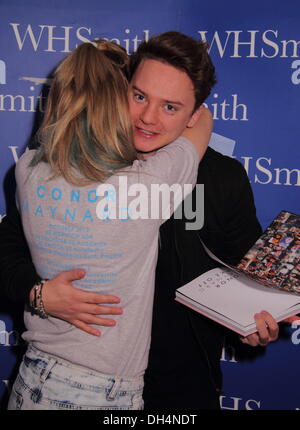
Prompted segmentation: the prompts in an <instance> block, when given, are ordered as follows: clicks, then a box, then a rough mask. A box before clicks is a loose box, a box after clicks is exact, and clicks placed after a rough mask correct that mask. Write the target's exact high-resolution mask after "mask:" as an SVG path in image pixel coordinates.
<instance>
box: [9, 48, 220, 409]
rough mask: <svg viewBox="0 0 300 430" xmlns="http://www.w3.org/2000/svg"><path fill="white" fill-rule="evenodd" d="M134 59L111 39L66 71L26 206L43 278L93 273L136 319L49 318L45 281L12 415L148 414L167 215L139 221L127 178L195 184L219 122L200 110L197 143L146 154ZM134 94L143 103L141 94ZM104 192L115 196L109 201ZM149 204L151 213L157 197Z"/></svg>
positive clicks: (25, 185)
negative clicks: (137, 132)
mask: <svg viewBox="0 0 300 430" xmlns="http://www.w3.org/2000/svg"><path fill="white" fill-rule="evenodd" d="M127 63H128V57H127V55H126V53H125V51H124V50H123V49H122V48H120V47H119V46H117V45H115V44H113V43H110V42H107V41H105V40H98V41H97V42H95V43H93V44H92V43H86V44H83V45H81V46H79V47H78V48H77V49H76V50H75V51H74V52H72V53H71V54H70V55H69V56H68V57H67V58H66V59H65V60H64V61H63V62H62V63H61V65H60V66H59V67H58V69H57V70H56V73H55V76H54V80H53V83H52V87H51V90H50V94H49V98H48V104H47V109H46V113H45V119H44V122H43V125H42V127H41V130H40V132H39V138H40V142H41V146H40V148H39V150H37V151H28V152H26V153H25V154H24V155H23V157H22V158H21V159H20V161H19V162H18V164H17V168H16V180H17V200H18V205H19V210H20V213H21V217H22V223H23V228H24V232H25V235H26V239H27V241H28V244H29V247H30V251H31V254H32V258H33V262H34V264H35V266H36V268H37V270H38V272H39V273H40V274H41V275H42V276H43V277H44V278H45V279H46V278H49V277H52V276H53V274H54V273H56V272H59V271H61V270H68V269H70V268H72V267H81V268H84V269H85V270H86V276H85V278H84V280H82V281H78V284H77V285H78V287H80V288H84V289H86V290H89V291H95V292H98V293H99V292H101V293H103V294H119V295H120V294H122V306H123V308H124V314H123V315H122V318H120V319H118V317H117V318H116V319H117V325H116V327H114V328H113V329H111V328H109V327H105V328H103V330H102V334H101V336H99V337H95V336H91V335H89V334H87V333H86V332H83V331H81V330H79V329H78V328H76V327H75V326H73V325H71V324H69V323H67V322H65V321H63V320H60V319H58V318H54V317H51V316H49V315H47V314H46V312H45V309H44V306H43V282H41V283H40V284H38V285H36V287H35V291H34V299H33V302H32V304H31V306H30V307H27V308H26V309H25V325H26V331H25V333H24V335H23V337H24V339H25V340H26V341H27V342H28V344H29V345H28V349H27V352H26V354H25V356H24V359H23V362H22V364H21V366H20V369H19V374H18V376H17V379H16V381H15V384H14V386H13V389H12V394H11V397H10V401H9V406H8V408H9V409H36V410H37V409H63V410H65V409H142V407H143V400H142V390H143V374H144V371H145V368H146V365H147V358H148V349H149V341H150V331H151V314H152V301H153V288H154V269H155V264H156V257H157V246H158V231H159V227H160V225H161V224H162V222H163V221H164V220H163V219H162V217H161V216H160V217H158V219H152V218H148V219H145V217H144V218H141V217H140V218H136V217H131V216H130V215H131V214H130V213H129V212H128V207H129V206H130V204H131V203H132V201H133V199H134V196H133V195H131V196H124V195H123V194H122V193H124V191H122V190H121V188H122V187H121V186H120V178H122V179H123V181H126V184H127V186H128V189H129V188H130V186H133V189H134V187H136V186H140V185H142V186H143V187H144V188H143V189H144V190H145V189H146V190H150V189H151V185H152V184H158V185H161V184H167V185H170V186H171V185H172V184H174V183H177V184H180V185H183V184H185V183H191V184H195V181H196V175H197V168H198V163H199V160H200V159H201V158H202V156H203V154H204V152H205V150H206V148H207V145H208V141H209V136H210V133H211V125H212V124H211V116H210V115H209V114H208V113H207V112H204V113H203V114H202V115H200V112H201V110H200V109H197V110H196V111H194V112H191V118H190V121H189V124H188V128H187V129H186V131H185V133H184V134H185V137H180V138H178V139H176V141H174V142H173V143H171V144H170V145H167V146H165V147H164V148H162V149H160V150H158V151H157V152H156V153H155V154H154V155H153V156H150V157H148V158H147V159H145V160H141V159H138V157H137V152H136V150H135V147H134V144H133V131H132V126H131V119H130V116H129V111H128V101H127V92H128V84H127V79H126V72H127ZM178 73H181V72H179V71H178ZM184 79H189V78H188V76H187V75H186V76H184ZM184 83H185V84H186V85H188V86H189V85H190V84H191V82H189V81H184V82H183V84H184ZM133 97H134V100H138V102H140V97H137V96H136V95H135V93H134V94H133ZM199 117H201V118H202V119H201V121H199V120H198V118H199ZM150 134H151V133H149V135H150ZM186 137H187V138H186ZM191 142H193V144H192V143H191ZM99 185H102V186H103V190H104V191H105V190H106V193H105V192H103V194H102V195H101V190H100V191H99V189H100V188H101V187H100V188H98V187H99ZM112 189H113V190H115V191H116V192H115V194H114V195H111V194H110V191H111V190H112ZM124 197H126V199H127V200H128V201H127V204H125V205H123V206H122V207H121V211H120V212H119V216H117V217H113V216H112V213H111V212H110V209H111V204H112V203H116V202H118V203H120V202H121V201H124ZM101 199H102V200H101ZM145 203H148V204H149V207H150V206H151V202H150V197H149V199H148V201H147V202H145ZM99 204H102V212H101V211H100V212H99ZM124 212H125V213H124ZM101 214H102V215H103V216H101ZM120 214H121V215H120ZM94 312H95V315H97V305H95V310H94Z"/></svg>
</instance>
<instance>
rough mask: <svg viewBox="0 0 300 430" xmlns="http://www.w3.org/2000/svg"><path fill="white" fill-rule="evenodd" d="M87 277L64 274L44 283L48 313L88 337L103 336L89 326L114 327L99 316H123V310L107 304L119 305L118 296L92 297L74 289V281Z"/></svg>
mask: <svg viewBox="0 0 300 430" xmlns="http://www.w3.org/2000/svg"><path fill="white" fill-rule="evenodd" d="M84 276H85V271H84V270H83V269H73V270H71V271H69V272H62V273H60V274H59V275H57V276H55V277H54V278H52V279H50V280H49V281H47V282H45V284H44V287H43V302H44V306H45V311H46V312H47V314H49V315H51V316H54V317H56V318H60V319H62V320H64V321H67V322H69V323H70V324H73V325H74V326H75V327H77V328H79V329H81V330H83V331H85V332H87V333H89V334H92V335H94V336H100V335H101V332H100V331H99V330H97V329H95V328H93V327H91V326H90V324H96V325H102V326H110V327H112V326H114V325H115V324H116V322H115V321H114V320H113V319H109V318H102V317H99V316H97V315H100V314H101V315H120V314H122V312H123V310H122V308H119V307H115V306H107V304H118V303H120V299H119V298H118V297H116V296H109V295H103V294H98V293H92V292H88V291H84V290H81V289H79V288H75V287H73V285H72V281H75V280H78V279H81V278H83V277H84ZM32 294H33V291H31V293H30V298H31V299H32ZM101 304H105V306H100V305H101Z"/></svg>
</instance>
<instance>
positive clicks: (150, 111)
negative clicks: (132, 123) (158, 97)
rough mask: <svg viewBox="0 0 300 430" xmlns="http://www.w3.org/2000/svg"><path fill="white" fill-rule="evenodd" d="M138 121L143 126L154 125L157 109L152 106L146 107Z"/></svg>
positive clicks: (156, 118)
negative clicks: (140, 121)
mask: <svg viewBox="0 0 300 430" xmlns="http://www.w3.org/2000/svg"><path fill="white" fill-rule="evenodd" d="M140 119H141V120H142V122H143V123H144V124H148V125H154V124H156V123H157V121H158V112H157V107H156V106H153V105H149V104H148V105H146V106H145V107H144V109H143V111H142V112H141V115H140Z"/></svg>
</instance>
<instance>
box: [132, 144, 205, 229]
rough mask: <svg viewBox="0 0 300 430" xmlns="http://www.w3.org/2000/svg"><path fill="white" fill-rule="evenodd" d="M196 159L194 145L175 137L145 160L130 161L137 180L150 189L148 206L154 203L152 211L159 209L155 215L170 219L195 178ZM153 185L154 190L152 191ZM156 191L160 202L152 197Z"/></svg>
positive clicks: (191, 186)
mask: <svg viewBox="0 0 300 430" xmlns="http://www.w3.org/2000/svg"><path fill="white" fill-rule="evenodd" d="M199 161H200V157H199V154H198V151H197V150H196V148H195V147H194V145H193V144H192V143H191V142H190V141H189V140H188V139H187V138H185V137H179V138H178V139H176V140H175V141H174V142H172V143H170V144H169V145H167V146H165V147H164V148H162V149H160V150H159V151H157V152H156V153H155V154H154V155H153V156H150V157H148V158H147V159H146V160H145V161H136V162H135V163H134V164H133V166H132V168H133V170H135V169H136V168H137V169H138V171H139V173H140V175H139V182H140V183H141V182H142V183H144V184H145V185H147V187H148V189H151V207H153V205H154V206H155V207H156V211H158V210H159V211H160V216H159V217H158V218H160V219H161V220H166V219H168V218H170V216H171V215H172V213H173V212H174V211H175V210H176V209H177V208H178V207H179V205H180V204H181V202H182V201H183V200H184V199H185V198H186V197H187V196H188V195H189V194H190V193H191V192H192V190H193V188H194V186H195V184H196V180H197V173H198V165H199ZM156 186H157V188H156V191H157V193H156V192H155V191H154V189H155V187H156ZM158 193H161V194H160V195H161V196H162V197H161V199H160V201H159V200H158V198H156V197H157V195H158ZM153 196H154V197H153ZM158 207H159V208H160V209H157V208H158Z"/></svg>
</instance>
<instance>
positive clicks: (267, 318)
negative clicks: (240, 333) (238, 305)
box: [241, 311, 279, 346]
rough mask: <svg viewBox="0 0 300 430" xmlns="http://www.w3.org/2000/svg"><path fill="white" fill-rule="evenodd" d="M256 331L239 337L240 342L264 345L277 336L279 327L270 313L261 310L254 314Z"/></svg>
mask: <svg viewBox="0 0 300 430" xmlns="http://www.w3.org/2000/svg"><path fill="white" fill-rule="evenodd" d="M254 318H255V321H256V328H257V332H256V333H253V334H250V335H249V336H247V337H243V338H241V342H243V343H245V344H246V345H250V346H258V345H260V346H266V345H268V343H269V342H274V341H275V340H277V338H278V331H279V327H278V324H277V322H276V321H275V320H274V318H273V317H272V315H271V314H269V312H267V311H262V312H260V313H259V314H255V315H254Z"/></svg>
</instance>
